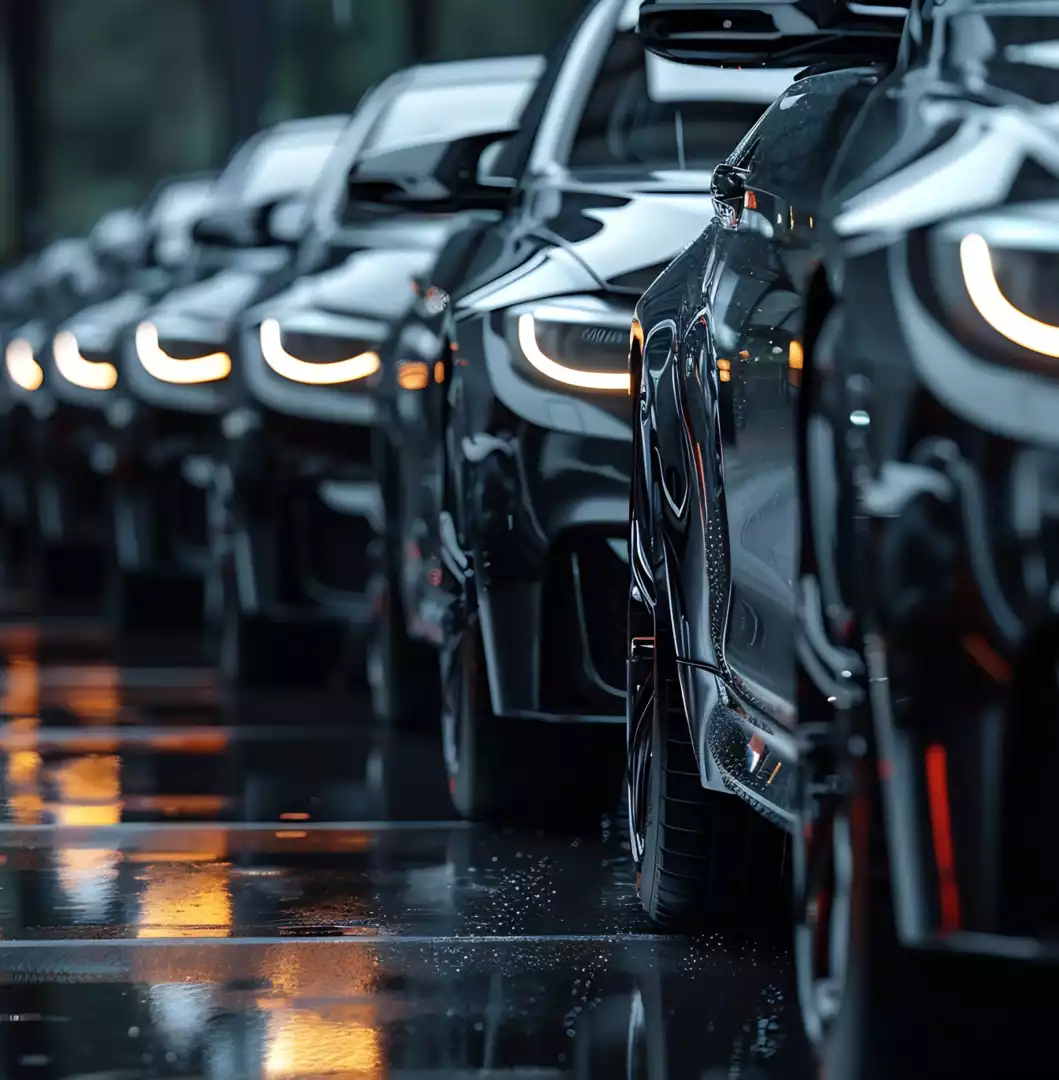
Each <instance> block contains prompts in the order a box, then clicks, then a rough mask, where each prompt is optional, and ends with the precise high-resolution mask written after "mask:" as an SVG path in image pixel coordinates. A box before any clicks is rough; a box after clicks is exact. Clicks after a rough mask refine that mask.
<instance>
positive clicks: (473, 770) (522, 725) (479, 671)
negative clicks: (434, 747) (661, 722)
mask: <svg viewBox="0 0 1059 1080" xmlns="http://www.w3.org/2000/svg"><path fill="white" fill-rule="evenodd" d="M446 666H447V667H448V669H449V670H448V671H447V672H446V677H445V678H444V684H445V693H444V696H443V704H442V736H443V739H444V744H445V764H446V769H447V772H448V780H449V794H450V795H451V797H452V801H453V804H454V806H455V807H456V810H457V811H458V812H459V814H460V815H461V816H462V817H464V818H466V819H468V820H471V821H499V822H524V823H527V824H553V825H573V824H575V823H582V822H585V821H587V820H590V819H591V818H593V817H598V816H600V815H602V814H605V813H607V812H609V811H612V810H614V809H616V808H617V803H618V796H619V794H620V777H621V764H622V756H623V743H622V732H621V728H620V727H619V726H618V725H615V724H607V723H599V724H594V723H575V722H564V721H549V720H526V719H522V718H515V717H498V716H495V715H494V713H493V709H492V704H491V702H490V696H489V680H488V676H487V672H486V662H485V655H484V649H483V646H482V638H481V632H480V630H479V629H478V624H477V621H476V620H475V619H471V620H470V622H469V623H468V625H467V626H466V628H465V629H464V630H463V632H462V634H461V635H460V639H459V642H458V643H457V644H456V645H455V646H454V647H453V649H452V652H451V654H450V655H449V656H448V663H447V665H446Z"/></svg>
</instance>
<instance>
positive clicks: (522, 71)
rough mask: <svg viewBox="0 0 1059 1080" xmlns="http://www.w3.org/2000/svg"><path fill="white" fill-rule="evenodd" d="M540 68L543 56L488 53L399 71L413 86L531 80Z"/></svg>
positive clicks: (541, 70)
mask: <svg viewBox="0 0 1059 1080" xmlns="http://www.w3.org/2000/svg"><path fill="white" fill-rule="evenodd" d="M543 71H544V57H543V56H490V57H486V58H484V59H481V60H445V61H441V62H439V63H432V64H416V65H414V66H413V67H410V68H406V69H405V70H404V72H403V73H402V74H404V76H405V77H406V78H407V80H408V82H409V83H410V84H411V85H413V86H444V85H447V84H457V83H474V82H490V81H492V80H494V79H496V80H500V79H504V80H508V81H512V80H518V79H525V80H527V81H528V80H530V79H535V78H538V77H539V76H540V75H541V73H542V72H543Z"/></svg>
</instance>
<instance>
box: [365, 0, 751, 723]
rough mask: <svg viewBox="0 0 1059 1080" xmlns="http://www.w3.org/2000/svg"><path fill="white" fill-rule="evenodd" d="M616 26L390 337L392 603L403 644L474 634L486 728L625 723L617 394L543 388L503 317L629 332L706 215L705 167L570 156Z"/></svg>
mask: <svg viewBox="0 0 1059 1080" xmlns="http://www.w3.org/2000/svg"><path fill="white" fill-rule="evenodd" d="M634 23H635V5H630V4H628V3H624V2H621V0H614V2H603V3H599V4H595V5H593V6H592V7H591V8H590V9H589V11H588V12H587V14H586V16H585V17H584V19H583V21H582V23H581V24H580V26H579V27H578V28H577V29H576V30H575V32H574V34H573V36H572V37H571V39H570V40H569V41H568V42H567V43H566V45H565V47H564V48H565V51H564V52H563V53H562V54H561V55H559V56H557V57H556V59H555V60H554V61H553V64H552V66H551V67H550V69H549V74H548V75H547V76H546V77H545V79H544V81H543V83H542V86H541V88H540V89H539V91H538V100H537V101H536V102H534V103H531V105H530V106H529V108H528V110H527V116H526V118H525V120H524V130H523V133H522V136H521V138H522V141H523V144H524V147H523V148H522V149H521V151H520V155H516V156H519V157H520V158H521V162H522V170H523V171H522V174H521V177H520V181H519V186H518V188H517V190H516V193H515V196H514V199H513V201H512V204H511V207H510V208H509V210H508V213H507V214H506V215H505V217H504V219H503V220H502V221H501V222H500V223H498V224H497V225H496V226H494V227H492V228H485V229H481V228H479V229H478V231H476V232H474V233H472V234H470V235H463V236H460V237H457V238H456V240H455V241H454V244H453V249H452V250H450V251H448V252H443V254H442V256H441V259H440V260H439V268H438V270H437V271H436V276H437V284H438V286H439V287H440V288H442V289H444V290H445V291H446V292H448V293H452V294H453V295H454V296H456V298H457V299H456V302H455V306H454V308H453V310H452V311H451V312H449V313H446V314H445V315H441V314H436V315H434V316H433V317H428V316H426V315H424V313H423V312H422V311H418V312H416V313H414V315H413V317H412V318H410V319H409V320H408V321H407V323H406V325H405V326H404V327H403V329H402V331H401V335H400V337H399V346H398V355H399V356H400V357H402V358H408V359H409V360H412V361H414V362H415V363H417V364H418V365H419V366H420V367H421V368H422V369H423V370H424V371H426V372H428V373H430V375H431V376H432V377H431V378H429V379H428V380H427V381H426V383H425V385H422V386H418V387H408V388H398V389H397V391H396V403H395V406H394V416H395V423H394V425H393V426H392V427H391V428H390V429H389V430H390V438H391V443H390V446H389V447H388V448H387V449H386V451H385V453H387V454H388V455H389V456H390V462H391V464H390V465H389V468H388V469H387V467H385V466H384V469H383V471H384V473H388V475H389V477H390V484H391V486H390V488H389V489H388V492H389V493H388V496H387V497H388V498H389V499H390V503H389V506H388V520H389V522H390V523H391V534H390V536H389V538H388V539H389V543H390V545H391V555H390V558H391V560H392V561H393V562H394V563H396V564H397V566H398V567H399V570H398V572H397V573H396V574H395V575H394V576H393V578H392V579H391V584H390V587H391V588H394V589H395V590H396V593H397V594H399V595H395V597H394V599H396V600H398V601H399V603H400V604H401V607H402V611H403V619H404V620H405V622H406V624H407V626H408V629H409V632H410V634H411V635H412V637H413V638H415V639H417V640H420V641H423V642H428V643H430V644H432V645H434V646H438V647H443V648H444V649H445V650H448V649H450V648H451V647H453V646H454V644H455V643H456V642H458V641H459V640H460V633H461V630H462V628H464V627H465V626H466V625H467V624H468V621H469V620H470V621H473V622H474V624H475V625H476V626H477V627H478V628H479V629H480V632H481V637H482V644H483V648H484V655H485V658H486V663H487V669H488V682H489V690H490V702H491V707H492V710H493V712H494V713H496V714H497V715H498V716H503V717H523V718H526V717H535V718H542V717H549V716H550V717H568V718H578V717H580V718H594V719H603V718H605V719H614V720H616V719H618V715H619V714H620V712H621V710H622V708H623V706H622V704H621V701H622V699H623V697H624V674H623V670H624V669H623V662H622V651H623V644H622V642H621V640H620V637H619V636H618V635H617V634H616V633H615V631H616V629H617V628H618V627H619V626H620V625H621V623H622V612H621V608H622V605H623V601H622V599H621V597H622V588H621V582H622V580H623V577H624V574H625V572H626V571H625V566H624V562H625V553H624V551H623V538H624V535H625V531H626V522H627V514H628V482H629V471H628V469H629V441H630V436H631V429H630V425H629V410H628V396H627V394H626V393H625V392H624V390H623V388H621V387H617V388H615V389H609V390H598V389H575V388H573V387H571V386H570V385H565V384H563V383H562V382H558V381H556V380H555V379H553V378H549V377H547V376H545V375H542V374H541V373H540V372H539V371H537V370H535V369H534V368H533V367H532V366H531V363H530V362H529V361H528V360H527V359H526V357H525V355H524V353H523V350H522V347H521V345H520V344H519V340H518V335H519V332H520V331H519V325H520V323H519V318H520V316H522V315H524V314H525V313H526V312H529V313H532V312H533V311H534V310H535V309H536V310H538V311H539V310H541V309H542V305H543V309H544V310H547V309H548V308H549V305H551V304H552V303H553V302H557V303H558V304H559V306H560V308H561V309H562V310H563V311H566V312H568V313H569V315H570V317H571V318H574V319H575V320H579V324H583V325H584V326H586V327H588V328H589V329H590V331H591V332H592V333H594V334H596V335H597V337H598V338H599V340H604V338H602V337H599V335H601V334H602V335H607V334H612V333H615V332H617V331H620V330H622V329H624V328H627V327H628V325H629V322H630V316H631V312H632V305H633V302H634V299H635V297H636V296H638V295H639V293H640V292H642V290H643V289H644V288H645V287H646V286H647V285H648V284H649V283H650V282H651V281H652V280H653V279H654V278H655V277H656V276H657V275H658V274H659V272H660V271H661V270H662V269H663V268H664V267H665V266H666V265H667V263H668V262H669V260H670V259H671V258H672V257H673V255H674V253H675V252H676V251H677V250H679V248H680V246H681V244H682V243H683V242H684V240H685V238H686V237H687V236H688V235H689V234H690V233H692V232H693V231H695V230H696V229H697V228H698V227H699V226H700V224H701V223H704V221H705V220H706V217H707V215H708V213H709V208H708V204H707V203H706V201H705V200H704V199H703V198H702V195H701V192H702V189H703V187H704V186H705V184H706V183H707V182H708V176H709V173H708V169H709V168H710V167H711V166H712V165H713V164H714V161H709V162H708V163H707V162H705V161H698V160H696V161H695V162H694V163H693V167H692V169H691V170H690V171H681V170H678V169H675V168H674V169H672V170H666V169H664V168H662V167H652V166H651V165H647V164H643V165H641V164H637V163H636V161H629V162H628V163H624V164H622V163H619V162H614V163H611V164H607V165H603V164H600V163H596V162H589V161H586V162H582V161H580V159H579V158H578V156H577V151H578V150H580V149H581V146H580V144H579V143H577V141H576V139H575V134H576V133H577V132H578V129H579V126H580V125H581V124H583V123H591V122H592V121H591V120H582V110H585V109H586V107H587V104H586V103H588V102H590V101H591V100H593V99H592V94H593V93H598V92H599V91H598V90H597V87H598V86H599V85H603V84H604V81H605V79H606V78H613V77H614V76H613V73H612V72H610V71H609V69H605V68H604V67H603V65H604V59H605V57H606V56H607V55H608V51H609V50H610V49H611V46H612V42H614V41H615V40H618V39H619V38H620V35H621V34H622V33H624V34H626V35H628V34H629V33H630V31H631V28H632V26H633V25H634ZM616 35H617V37H616ZM641 55H642V54H641ZM624 63H625V64H626V65H627V66H626V67H625V68H623V69H622V70H623V71H626V70H630V69H632V68H633V66H634V65H635V64H636V63H637V57H636V55H635V54H630V55H629V56H627V57H626V58H625V61H624ZM601 72H603V74H600V73H601ZM597 80H599V81H598V82H597ZM725 93H726V91H725V89H724V87H723V86H719V87H718V88H717V90H716V97H717V101H718V102H719V103H723V102H725V100H726V98H725ZM759 93H760V91H759ZM707 96H708V95H707ZM746 100H748V101H751V102H753V101H754V100H755V99H754V97H753V96H752V95H751V97H750V98H749V99H746ZM758 100H761V99H760V98H759V99H758ZM764 104H765V101H764V100H762V101H761V104H760V105H758V106H757V108H758V109H760V108H762V107H764ZM595 107H596V108H597V109H598V107H599V106H598V105H596V106H595ZM652 107H656V108H657V107H658V106H657V105H654V106H652ZM746 108H750V106H749V105H748V106H746ZM722 114H723V104H719V105H718V119H720V118H721V117H722ZM586 115H591V114H586ZM735 115H737V116H738V115H740V114H739V113H738V112H736V113H735ZM594 122H595V123H597V124H601V123H602V122H603V121H602V120H601V119H600V117H599V116H596V117H595V121H594ZM749 122H750V121H749V120H748V121H747V124H749ZM737 123H738V121H737V120H732V119H729V125H730V127H731V125H735V124H737ZM744 130H745V126H744V127H742V128H739V129H738V130H737V133H736V134H735V135H734V136H733V138H738V135H739V134H741V133H742V131H744ZM708 143H709V140H708V139H707V140H706V145H708ZM705 152H706V154H707V156H708V154H709V151H705ZM721 153H723V149H721V150H718V151H717V154H718V156H720V154H721ZM714 160H715V159H714ZM704 170H705V171H704ZM432 280H434V279H433V278H432ZM585 340H587V339H585ZM618 363H619V364H620V358H619V361H618ZM616 367H617V365H616ZM618 370H620V368H618Z"/></svg>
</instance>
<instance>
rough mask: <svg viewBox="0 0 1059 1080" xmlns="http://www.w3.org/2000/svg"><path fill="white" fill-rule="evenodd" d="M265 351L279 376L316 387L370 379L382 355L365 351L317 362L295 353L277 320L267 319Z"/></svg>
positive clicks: (263, 336) (263, 348)
mask: <svg viewBox="0 0 1059 1080" xmlns="http://www.w3.org/2000/svg"><path fill="white" fill-rule="evenodd" d="M261 354H262V355H263V356H264V358H265V363H266V364H268V366H269V367H270V368H272V370H273V371H274V372H276V374H277V375H282V376H283V378H285V379H291V380H292V381H293V382H300V383H308V384H310V385H313V386H334V385H335V384H336V383H347V382H354V381H355V380H357V379H366V378H367V377H368V376H369V375H374V374H375V373H376V372H377V371H378V370H379V354H378V353H376V352H373V351H370V350H369V351H367V352H361V353H358V354H357V355H356V356H350V357H346V358H345V359H343V360H332V361H330V362H326V363H316V362H314V361H312V360H301V359H299V358H298V357H297V356H292V355H291V354H290V353H289V352H287V350H286V349H285V348H284V347H283V334H282V331H281V330H280V325H279V323H278V322H277V321H276V320H275V319H266V320H265V321H264V322H263V323H262V324H261Z"/></svg>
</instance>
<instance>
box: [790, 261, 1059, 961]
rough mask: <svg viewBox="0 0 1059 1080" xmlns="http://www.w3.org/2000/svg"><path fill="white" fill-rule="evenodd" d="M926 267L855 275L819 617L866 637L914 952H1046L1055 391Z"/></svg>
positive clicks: (816, 488)
mask: <svg viewBox="0 0 1059 1080" xmlns="http://www.w3.org/2000/svg"><path fill="white" fill-rule="evenodd" d="M908 265H909V261H908V253H907V248H906V245H905V243H904V242H903V241H902V242H899V243H897V244H895V245H893V246H892V247H891V248H889V249H887V250H885V251H882V252H876V253H873V254H871V255H866V256H864V257H862V258H861V259H859V260H856V261H853V262H851V264H850V266H849V271H848V274H847V279H846V286H845V289H844V303H845V320H844V323H843V327H842V330H843V334H842V342H841V349H840V350H838V349H834V348H830V347H829V346H828V343H827V342H826V341H825V342H823V343H822V346H821V348H820V349H819V350H818V353H819V357H818V360H819V362H816V361H814V369H813V378H814V379H817V380H819V385H820V386H821V390H822V392H821V398H820V400H821V403H822V404H821V405H820V407H819V415H818V416H817V417H815V418H814V420H813V425H815V426H814V427H811V429H810V431H809V442H808V444H807V445H808V446H809V448H810V450H811V449H812V446H813V444H814V440H815V442H816V445H817V446H818V448H819V447H823V446H825V445H830V446H831V447H833V448H837V450H835V449H832V450H830V451H824V450H822V449H821V450H820V451H819V453H818V456H817V459H816V460H817V461H818V462H819V461H833V462H835V466H834V469H833V471H831V472H830V473H829V472H828V470H826V469H814V468H813V464H812V462H813V459H810V466H809V476H810V480H811V481H812V484H811V488H810V495H811V512H812V514H813V516H814V520H815V521H817V522H828V523H829V525H828V529H827V530H821V529H820V528H819V527H815V526H814V531H815V532H816V534H817V535H816V544H817V549H818V550H817V561H818V563H819V564H820V565H821V567H822V572H821V582H822V585H823V600H822V603H821V608H822V610H823V611H825V612H827V611H830V612H832V616H833V617H832V618H831V620H830V628H831V630H832V631H833V634H832V637H833V640H836V641H838V642H839V644H843V645H845V644H847V643H848V642H849V641H853V640H856V639H852V638H847V639H846V640H845V641H843V640H842V639H841V635H840V634H839V633H836V632H835V630H836V627H839V626H841V625H842V624H843V623H845V622H846V621H847V616H846V614H845V613H847V612H855V613H856V618H857V622H858V624H859V625H858V630H859V631H860V638H862V640H863V642H864V649H863V655H862V656H860V657H859V658H857V659H856V660H855V663H856V664H857V665H858V666H859V667H860V669H861V671H862V672H863V677H862V679H861V683H862V686H863V690H862V693H861V698H862V701H863V704H864V705H865V706H866V707H867V709H868V711H869V713H870V716H871V720H872V728H873V731H874V737H875V743H876V747H877V753H878V755H879V759H880V775H881V784H882V796H883V809H884V814H885V826H886V833H887V841H888V846H889V861H890V869H891V876H892V880H893V890H894V901H895V915H896V921H897V927H898V932H899V934H900V937H901V938H902V940H903V941H904V942H905V943H906V944H909V945H918V946H924V945H940V946H941V947H943V948H955V949H959V950H970V951H974V952H983V953H994V954H997V955H1015V954H1018V953H1020V952H1021V953H1022V954H1024V955H1026V956H1027V957H1029V956H1030V955H1032V954H1034V953H1036V952H1038V951H1039V946H1038V943H1040V942H1042V941H1048V940H1052V941H1054V940H1055V939H1056V938H1057V937H1059V881H1057V878H1056V875H1055V873H1054V866H1053V862H1054V860H1052V859H1051V858H1050V857H1049V856H1048V854H1047V852H1046V850H1044V848H1042V847H1041V846H1040V845H1035V844H1033V843H1030V842H1027V839H1026V838H1027V837H1030V836H1033V835H1035V834H1044V835H1047V834H1048V833H1049V831H1050V829H1051V828H1052V826H1053V825H1054V824H1055V810H1054V806H1055V804H1054V799H1052V798H1051V796H1050V793H1047V791H1046V788H1047V784H1046V783H1044V784H1042V783H1041V782H1040V781H1039V780H1038V779H1037V778H1036V775H1035V774H1036V769H1035V766H1034V764H1031V762H1033V763H1035V762H1037V761H1039V760H1049V759H1050V758H1051V757H1052V756H1053V755H1054V752H1055V751H1056V750H1057V749H1059V736H1057V734H1056V730H1057V729H1056V725H1055V724H1054V722H1053V717H1054V714H1055V710H1056V708H1057V707H1059V690H1057V682H1056V670H1057V668H1059V380H1057V379H1053V378H1049V377H1046V376H1042V375H1036V374H1029V373H1027V372H1024V371H1019V370H1016V369H1014V368H1012V367H1007V366H1003V365H1000V364H996V363H993V362H990V361H987V360H985V359H984V358H982V357H978V356H975V355H973V354H971V353H970V352H969V351H968V350H967V349H966V348H965V346H963V345H962V344H961V343H960V342H958V341H957V340H956V339H955V338H954V337H953V336H952V335H951V334H949V333H948V332H947V330H946V329H945V327H944V325H943V323H942V321H941V320H940V319H939V318H938V317H937V316H936V315H935V313H934V312H932V311H931V310H929V309H928V307H927V305H926V303H925V302H924V300H923V298H922V297H921V296H919V295H917V292H916V290H915V289H914V288H913V285H912V281H911V279H910V277H909V275H908V271H907V267H908ZM880 280H883V281H887V282H889V289H888V290H885V291H884V290H880V289H879V287H878V283H879V281H880ZM895 328H896V331H895ZM829 439H830V443H828V440H829ZM828 530H829V532H828ZM821 532H825V533H827V535H821ZM828 547H833V548H834V550H835V551H837V559H835V560H834V563H833V566H832V569H831V570H829V569H828V560H827V558H826V557H821V553H822V552H824V551H826V549H827V548H828ZM829 578H830V584H829V581H828V579H829ZM839 681H841V680H840V679H839V678H838V676H837V674H836V683H837V682H839ZM1031 747H1032V750H1031V749H1030V748H1031Z"/></svg>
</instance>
